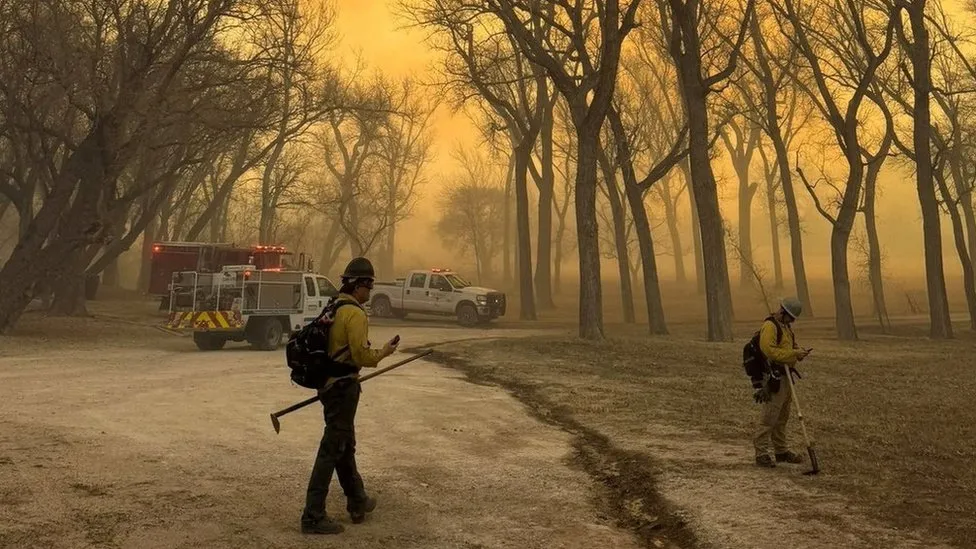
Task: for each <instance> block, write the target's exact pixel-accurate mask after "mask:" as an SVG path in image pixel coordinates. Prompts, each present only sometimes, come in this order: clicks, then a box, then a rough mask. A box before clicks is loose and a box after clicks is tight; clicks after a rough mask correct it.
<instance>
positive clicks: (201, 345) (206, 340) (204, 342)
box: [193, 332, 227, 351]
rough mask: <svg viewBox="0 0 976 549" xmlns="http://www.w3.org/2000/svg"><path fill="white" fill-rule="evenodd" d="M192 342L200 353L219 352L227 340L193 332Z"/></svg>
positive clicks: (213, 335)
mask: <svg viewBox="0 0 976 549" xmlns="http://www.w3.org/2000/svg"><path fill="white" fill-rule="evenodd" d="M193 342H194V343H196V344H197V349H200V350H201V351H219V350H221V349H223V348H224V345H226V344H227V338H225V337H222V336H220V335H217V334H210V333H207V332H193Z"/></svg>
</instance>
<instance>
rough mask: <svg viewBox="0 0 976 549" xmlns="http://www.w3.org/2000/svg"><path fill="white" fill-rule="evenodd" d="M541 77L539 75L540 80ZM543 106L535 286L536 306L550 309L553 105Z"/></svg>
mask: <svg viewBox="0 0 976 549" xmlns="http://www.w3.org/2000/svg"><path fill="white" fill-rule="evenodd" d="M544 80H545V79H544V78H543V81H544ZM546 103H547V105H546V106H545V107H543V109H542V110H543V112H542V126H541V133H540V136H539V137H540V139H541V144H542V180H541V181H540V182H539V183H540V184H539V227H538V239H537V243H536V245H537V246H538V250H537V253H538V255H537V258H536V271H535V289H536V294H537V299H538V301H539V307H540V308H542V309H543V310H545V309H552V308H553V307H555V303H553V301H552V200H553V187H554V186H555V183H556V175H555V170H554V166H553V160H554V159H553V142H552V139H553V116H552V114H553V107H554V106H555V104H554V103H553V102H552V101H548V100H546Z"/></svg>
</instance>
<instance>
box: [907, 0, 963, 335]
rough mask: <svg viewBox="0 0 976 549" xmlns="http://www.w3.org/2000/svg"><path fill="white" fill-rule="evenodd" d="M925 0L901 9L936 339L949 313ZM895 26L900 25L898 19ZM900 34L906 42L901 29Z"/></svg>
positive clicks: (946, 329) (948, 330)
mask: <svg viewBox="0 0 976 549" xmlns="http://www.w3.org/2000/svg"><path fill="white" fill-rule="evenodd" d="M926 2H927V0H913V1H912V2H906V3H905V5H904V8H903V9H905V10H906V11H907V12H908V16H909V17H908V19H909V21H910V22H911V27H912V32H911V35H912V38H913V39H914V44H912V46H911V47H910V48H908V50H909V51H908V53H909V57H910V59H911V62H912V76H913V78H912V90H913V91H914V95H915V103H914V109H913V113H912V114H913V119H914V131H913V132H912V135H913V142H914V146H915V164H916V170H915V172H916V173H915V177H916V187H917V190H918V199H919V203H920V204H921V207H922V233H923V234H924V238H925V278H926V282H927V289H928V298H929V320H930V322H931V329H930V335H931V337H933V338H936V339H947V338H951V337H952V319H951V318H950V316H949V300H948V297H947V296H946V284H945V271H944V268H943V264H942V227H941V220H940V218H939V202H938V199H937V198H936V196H935V184H934V182H933V176H932V150H931V140H932V113H931V109H930V104H929V102H930V99H931V95H932V74H931V71H932V59H931V48H930V46H929V34H928V32H929V31H928V28H927V27H926V21H925V4H926ZM898 24H899V29H901V25H902V24H903V23H902V21H901V19H900V18H899V19H898ZM901 30H902V32H901V33H900V35H901V39H902V42H903V44H907V42H908V40H907V38H906V37H905V33H904V32H903V31H904V29H901Z"/></svg>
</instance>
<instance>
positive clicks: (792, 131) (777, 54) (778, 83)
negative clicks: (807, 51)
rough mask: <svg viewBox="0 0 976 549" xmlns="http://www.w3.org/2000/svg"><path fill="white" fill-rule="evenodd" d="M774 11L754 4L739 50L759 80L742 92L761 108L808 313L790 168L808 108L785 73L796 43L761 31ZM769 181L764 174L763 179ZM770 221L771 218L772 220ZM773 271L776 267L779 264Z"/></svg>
mask: <svg viewBox="0 0 976 549" xmlns="http://www.w3.org/2000/svg"><path fill="white" fill-rule="evenodd" d="M773 17H774V14H773V13H772V12H771V11H770V4H769V3H767V2H763V3H760V4H759V5H758V6H757V10H756V17H755V18H754V19H753V20H752V21H751V22H750V25H749V37H750V43H751V46H752V49H751V52H750V55H746V56H744V57H743V58H742V61H743V66H745V67H747V68H748V69H749V71H750V73H751V74H752V76H753V77H754V78H755V79H756V80H758V82H759V86H758V90H757V95H758V97H753V96H752V95H742V96H741V97H743V99H745V100H747V101H749V105H750V109H749V110H750V111H752V112H756V113H760V116H758V117H757V119H756V120H755V122H756V123H758V124H759V125H760V126H761V127H762V128H763V131H764V133H765V134H766V135H767V136H768V137H769V140H770V142H771V144H772V146H773V152H774V153H775V166H776V168H777V169H778V171H779V188H780V190H781V192H782V194H783V202H784V205H785V208H786V220H787V227H788V229H789V235H790V257H791V260H792V265H793V280H794V283H795V285H796V295H797V297H798V298H799V299H800V300H801V301H802V302H803V304H804V314H805V315H807V316H813V314H814V309H815V308H814V304H813V303H812V302H811V300H810V289H809V284H808V283H807V274H806V261H805V258H804V256H803V231H802V230H801V227H800V214H799V208H798V207H797V200H796V193H795V190H794V185H793V174H792V170H791V168H790V158H791V156H790V151H791V146H790V145H791V142H792V140H793V138H794V137H795V136H796V134H797V133H798V131H799V129H800V128H802V127H803V126H804V125H805V124H806V122H807V121H808V120H809V118H810V113H811V110H810V109H807V108H805V103H806V102H804V101H801V100H800V95H801V94H802V92H801V91H800V89H799V87H798V86H797V85H796V84H795V83H794V80H793V78H792V77H791V76H790V75H791V74H792V73H793V71H792V67H793V64H794V63H795V62H796V61H797V59H798V55H799V49H798V48H797V47H796V46H795V45H794V44H793V42H792V41H790V40H789V39H787V38H786V37H783V36H782V35H781V34H776V33H765V34H764V33H763V32H762V31H761V28H763V27H764V26H768V25H771V24H774V23H773ZM781 105H785V106H786V111H785V112H783V111H782V110H781ZM801 113H803V114H801ZM763 160H764V161H767V160H768V159H766V158H764V159H763ZM769 181H770V179H769V178H768V177H767V182H769ZM772 197H773V194H772V193H771V192H770V189H769V187H767V204H770V205H771V204H773V202H772ZM769 211H770V216H774V215H775V213H776V210H775V208H772V207H770V210H769ZM771 220H773V218H772V217H771ZM775 225H776V224H775V220H773V223H772V226H773V227H775ZM774 230H775V229H774ZM774 238H775V239H776V241H777V242H778V235H774ZM778 253H779V250H778V245H777V247H776V248H774V254H776V255H778ZM778 272H781V268H780V271H778ZM777 281H779V285H780V286H781V285H782V276H781V275H779V276H777Z"/></svg>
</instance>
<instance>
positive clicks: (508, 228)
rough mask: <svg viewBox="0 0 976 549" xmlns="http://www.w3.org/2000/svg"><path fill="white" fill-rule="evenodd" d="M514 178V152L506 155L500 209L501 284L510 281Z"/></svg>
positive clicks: (506, 285)
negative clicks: (503, 193) (501, 225)
mask: <svg viewBox="0 0 976 549" xmlns="http://www.w3.org/2000/svg"><path fill="white" fill-rule="evenodd" d="M514 180H515V153H514V152H513V153H512V154H511V155H509V157H508V175H507V177H506V178H505V207H504V208H503V209H502V217H503V218H504V219H503V220H502V224H503V225H504V226H505V231H504V236H503V237H502V239H503V243H502V284H503V285H504V286H505V287H509V285H510V284H511V283H512V256H511V253H512V249H513V247H512V184H513V182H514Z"/></svg>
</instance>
